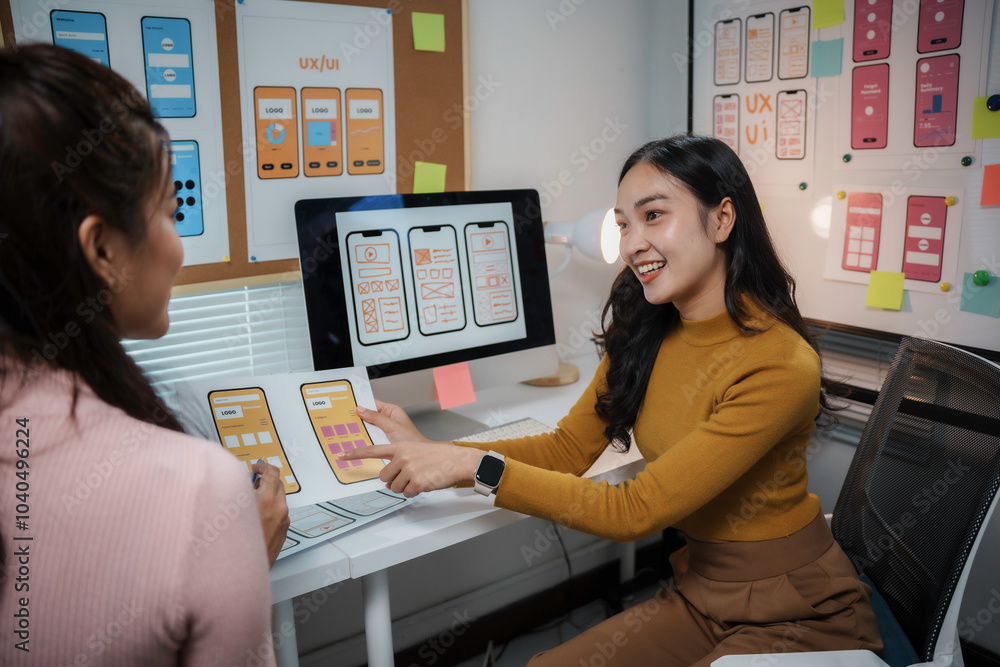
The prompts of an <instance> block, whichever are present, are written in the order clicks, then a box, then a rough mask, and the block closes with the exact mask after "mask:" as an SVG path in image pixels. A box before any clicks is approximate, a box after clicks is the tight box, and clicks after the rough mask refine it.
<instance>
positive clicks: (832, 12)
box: [813, 0, 844, 30]
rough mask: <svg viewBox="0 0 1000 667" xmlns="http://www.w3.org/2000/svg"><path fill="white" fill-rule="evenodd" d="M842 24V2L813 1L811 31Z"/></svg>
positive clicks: (838, 0) (829, 0)
mask: <svg viewBox="0 0 1000 667" xmlns="http://www.w3.org/2000/svg"><path fill="white" fill-rule="evenodd" d="M843 22H844V0H814V1H813V29H814V30H819V29H820V28H829V27H830V26H832V25H840V24H841V23H843Z"/></svg>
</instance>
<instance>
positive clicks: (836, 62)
mask: <svg viewBox="0 0 1000 667" xmlns="http://www.w3.org/2000/svg"><path fill="white" fill-rule="evenodd" d="M843 60H844V38H843V37H838V38H837V39H831V40H827V41H825V42H813V47H812V65H811V67H812V75H813V76H814V77H816V78H817V79H818V78H820V77H823V76H840V69H841V62H842V61H843Z"/></svg>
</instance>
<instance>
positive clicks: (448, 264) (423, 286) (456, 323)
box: [407, 225, 465, 336]
mask: <svg viewBox="0 0 1000 667" xmlns="http://www.w3.org/2000/svg"><path fill="white" fill-rule="evenodd" d="M407 240H408V241H409V246H410V270H411V271H412V273H413V291H414V292H415V293H416V301H417V328H419V329H420V333H421V334H423V335H425V336H433V335H435V334H441V333H446V332H448V331H459V330H461V329H464V328H465V296H464V295H463V293H462V269H461V266H460V263H459V256H458V235H457V233H456V232H455V228H454V227H452V226H451V225H434V226H428V227H413V228H412V229H410V231H409V233H408V239H407Z"/></svg>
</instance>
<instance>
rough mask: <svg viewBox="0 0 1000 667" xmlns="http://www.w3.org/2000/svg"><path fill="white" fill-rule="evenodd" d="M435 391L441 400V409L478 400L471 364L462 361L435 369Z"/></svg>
mask: <svg viewBox="0 0 1000 667" xmlns="http://www.w3.org/2000/svg"><path fill="white" fill-rule="evenodd" d="M434 393H436V394H437V398H438V401H440V402H441V409H442V410H447V409H449V408H454V407H457V406H459V405H465V404H466V403H475V402H476V390H475V389H473V388H472V376H471V375H469V364H468V363H466V362H464V361H463V362H462V363H459V364H451V365H450V366H440V367H438V368H435V369H434Z"/></svg>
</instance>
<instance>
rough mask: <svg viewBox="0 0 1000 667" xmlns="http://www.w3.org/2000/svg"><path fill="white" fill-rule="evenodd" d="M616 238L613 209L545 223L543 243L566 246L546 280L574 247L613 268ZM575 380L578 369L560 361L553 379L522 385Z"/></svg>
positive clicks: (566, 260) (550, 384)
mask: <svg viewBox="0 0 1000 667" xmlns="http://www.w3.org/2000/svg"><path fill="white" fill-rule="evenodd" d="M618 238H619V234H618V228H617V225H615V212H614V210H613V209H608V210H606V211H605V210H601V209H598V210H594V211H590V212H589V213H585V214H584V215H583V217H582V218H580V219H579V220H577V221H576V222H547V223H545V242H546V243H552V244H560V245H565V246H566V257H565V258H564V259H563V261H562V264H560V265H559V266H558V267H557V268H556V269H555V270H554V271H552V272H551V273H549V278H550V279H552V278H555V277H556V276H557V275H559V274H560V273H562V272H563V270H565V268H566V267H567V266H569V260H570V258H572V256H573V247H574V246H575V247H576V248H577V249H578V250H579V251H580V252H582V253H583V254H584V255H586V256H587V257H590V258H591V259H596V260H604V261H605V262H606V263H608V264H614V263H615V262H616V261H617V260H618ZM579 379H580V369H579V368H577V367H576V365H575V364H569V363H566V362H565V361H560V362H559V371H558V372H557V373H556V374H555V375H549V376H546V377H540V378H535V379H533V380H526V381H525V382H524V384H530V385H536V386H540V387H556V386H560V385H564V384H572V383H574V382H576V381H577V380H579Z"/></svg>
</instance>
